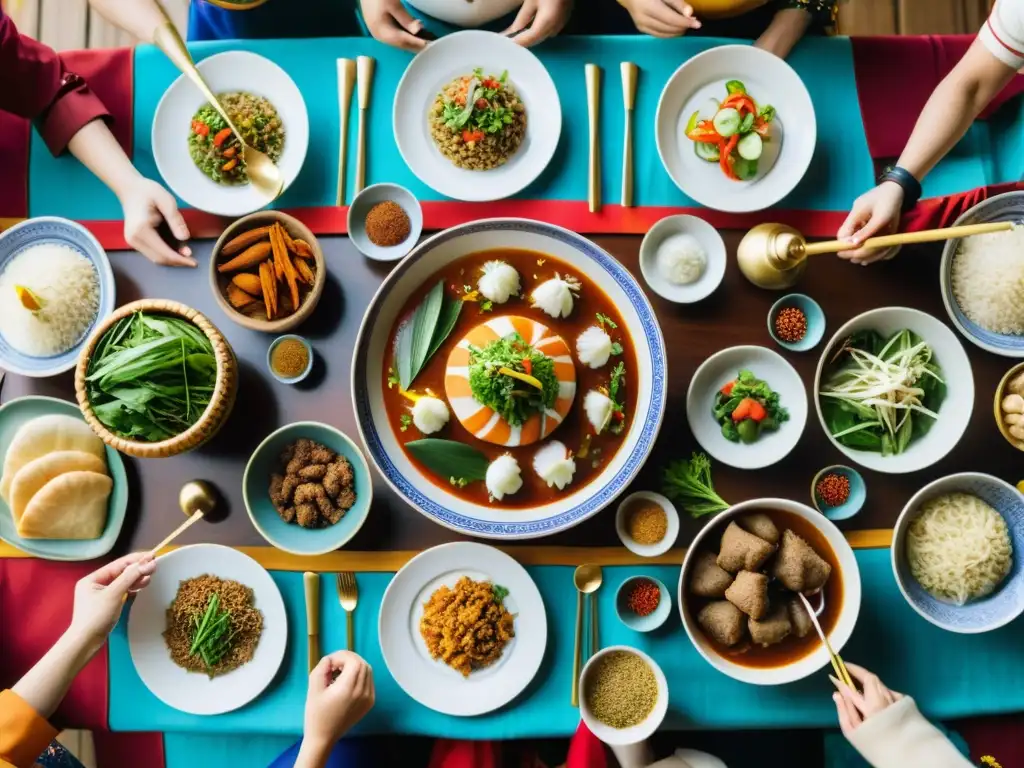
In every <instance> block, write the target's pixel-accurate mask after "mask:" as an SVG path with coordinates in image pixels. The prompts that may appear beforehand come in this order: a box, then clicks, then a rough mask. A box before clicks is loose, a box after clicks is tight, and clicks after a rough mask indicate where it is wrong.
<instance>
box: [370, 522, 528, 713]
mask: <svg viewBox="0 0 1024 768" xmlns="http://www.w3.org/2000/svg"><path fill="white" fill-rule="evenodd" d="M463 576H469V577H470V578H471V579H474V580H476V581H480V580H489V581H491V582H493V583H494V584H498V585H501V586H503V587H505V588H506V589H508V597H506V598H505V605H506V607H507V608H508V609H509V611H510V612H512V613H514V614H515V617H516V618H515V633H516V636H515V637H514V638H513V639H512V641H511V642H510V643H509V644H508V645H507V646H505V650H504V652H503V653H502V654H501V658H500V659H498V660H497V661H496V662H494V663H493V664H491V665H490V666H489V667H484V668H483V669H479V670H477V671H475V672H473V673H472V674H470V676H469V677H468V678H464V677H463V676H462V674H461V673H460V672H457V671H455V670H454V669H452V668H451V667H449V666H447V665H446V664H445V663H444V662H443V661H434V660H433V659H432V658H431V657H430V653H429V652H428V651H427V646H426V644H425V643H424V642H423V638H422V637H421V636H420V631H419V625H420V618H421V617H422V616H423V604H424V603H426V602H427V601H428V600H429V599H430V596H431V595H432V594H433V593H434V590H436V589H437V588H438V587H440V586H441V585H442V584H446V585H448V586H449V587H454V586H455V582H457V581H458V580H459V579H460V578H461V577H463ZM378 634H379V636H380V649H381V652H382V653H383V655H384V662H385V663H386V664H387V666H388V671H389V672H390V673H391V676H392V677H393V678H395V682H397V683H398V684H399V685H400V686H401V687H402V690H404V691H405V692H406V693H407V694H409V695H410V696H411V697H412V698H414V699H415V700H416V701H418V702H419V703H420V704H422V705H423V706H425V707H429V708H430V709H433V710H435V711H437V712H441V713H443V714H446V715H456V716H472V715H482V714H484V713H485V712H491V711H493V710H495V709H498V708H499V707H502V706H504V705H505V704H508V703H509V702H510V701H512V699H514V698H515V697H516V696H518V695H519V694H520V693H521V692H522V690H523V689H524V688H526V686H527V685H529V683H530V681H531V680H533V677H534V675H536V674H537V670H538V669H539V668H540V663H541V660H542V659H543V658H544V649H545V647H546V646H547V639H548V619H547V615H546V614H545V613H544V601H543V600H542V599H541V596H540V592H539V591H538V590H537V585H536V584H534V583H533V579H532V578H530V574H529V573H527V572H526V569H525V568H523V566H521V565H520V564H519V563H517V562H516V561H515V560H513V559H512V558H511V557H509V556H508V555H506V554H505V553H504V552H501V551H500V550H497V549H494V548H493V547H488V546H486V545H484V544H475V543H471V542H456V543H453V544H442V545H441V546H439V547H434V548H433V549H428V550H427V551H426V552H422V553H421V554H419V555H417V556H416V557H414V558H413V559H412V560H410V561H409V562H408V563H406V564H405V566H404V567H403V568H402V570H400V571H399V572H398V573H396V574H395V578H394V579H392V580H391V583H390V584H389V585H388V588H387V590H386V591H385V592H384V599H383V601H382V602H381V606H380V618H379V620H378Z"/></svg>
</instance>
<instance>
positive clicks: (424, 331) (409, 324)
mask: <svg viewBox="0 0 1024 768" xmlns="http://www.w3.org/2000/svg"><path fill="white" fill-rule="evenodd" d="M460 312H462V302H461V301H459V300H458V299H454V298H451V297H449V296H447V295H446V294H445V290H444V281H443V280H442V281H440V282H439V283H438V284H437V285H435V286H434V287H433V288H431V289H430V292H429V293H428V294H427V295H426V296H425V297H424V298H423V301H421V302H420V304H419V306H418V307H416V311H415V312H413V315H412V317H411V318H410V319H409V320H407V321H406V322H405V323H403V324H402V327H401V328H399V329H398V335H397V337H396V338H395V361H396V364H397V366H398V386H399V387H401V388H402V390H403V391H408V389H409V387H410V386H412V382H413V380H414V379H415V378H416V377H417V376H418V375H419V373H420V371H422V370H423V366H425V365H426V364H427V361H428V360H429V359H430V358H431V357H433V356H434V353H436V352H437V350H438V349H439V348H440V347H441V345H442V344H443V343H444V341H445V339H447V338H448V336H449V335H450V334H451V332H452V329H453V328H454V327H455V323H456V322H457V321H458V319H459V313H460ZM389 381H390V379H389Z"/></svg>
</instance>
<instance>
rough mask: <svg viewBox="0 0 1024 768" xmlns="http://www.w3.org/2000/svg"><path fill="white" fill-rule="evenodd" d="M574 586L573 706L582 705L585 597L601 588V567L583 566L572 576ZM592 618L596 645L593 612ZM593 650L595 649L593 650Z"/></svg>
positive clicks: (592, 637) (592, 630) (593, 640)
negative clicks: (581, 671)
mask: <svg viewBox="0 0 1024 768" xmlns="http://www.w3.org/2000/svg"><path fill="white" fill-rule="evenodd" d="M572 581H573V584H575V585H576V643H575V647H574V649H573V657H572V699H571V701H572V705H573V706H574V707H578V706H579V705H580V685H579V680H580V667H581V665H582V658H583V595H589V594H592V593H593V592H596V591H597V590H598V588H599V587H600V586H601V581H602V576H601V566H599V565H581V566H579V567H578V568H577V569H576V571H575V572H574V573H573V575H572ZM590 616H591V639H592V642H593V643H594V644H595V645H596V642H597V640H596V636H597V626H596V622H597V618H596V615H595V614H594V613H593V611H592V612H591V614H590ZM592 650H593V649H592Z"/></svg>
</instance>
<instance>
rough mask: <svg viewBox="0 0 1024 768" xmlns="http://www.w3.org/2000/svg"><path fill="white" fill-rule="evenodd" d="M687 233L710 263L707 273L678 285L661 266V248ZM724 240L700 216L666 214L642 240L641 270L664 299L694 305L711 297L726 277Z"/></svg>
mask: <svg viewBox="0 0 1024 768" xmlns="http://www.w3.org/2000/svg"><path fill="white" fill-rule="evenodd" d="M679 234H687V235H692V236H693V237H694V238H696V240H697V242H698V243H700V244H701V246H702V247H703V248H704V254H705V256H706V257H707V264H706V265H705V267H704V273H703V274H702V275H701V276H700V277H699V278H698V279H697V281H696V282H694V283H690V284H689V285H676V284H675V283H670V282H669V281H668V280H666V279H665V278H664V277H663V276H662V274H661V270H660V269H658V247H659V246H660V245H661V244H662V243H663V242H664V241H665V239H666V238H668V237H671V236H672V235H679ZM726 261H727V257H726V255H725V241H724V240H722V236H721V235H720V234H718V230H717V229H715V228H714V227H713V226H711V225H710V224H708V223H707V222H706V221H704V219H702V218H700V217H699V216H690V215H688V214H685V213H677V214H675V215H673V216H666V217H665V218H664V219H662V220H661V221H659V222H658V223H656V224H655V225H654V226H653V227H651V228H650V229H649V230H647V234H646V235H644V239H643V241H642V242H641V243H640V273H641V274H642V275H643V276H644V281H645V282H646V283H647V286H648V287H649V288H650V289H651V290H652V291H654V292H655V293H656V294H658V295H659V296H661V297H662V298H663V299H668V300H669V301H673V302H675V303H676V304H692V303H693V302H695V301H700V300H701V299H705V298H707V297H708V296H710V295H711V294H712V293H714V292H715V290H716V289H717V288H718V286H719V285H721V284H722V278H724V277H725V262H726Z"/></svg>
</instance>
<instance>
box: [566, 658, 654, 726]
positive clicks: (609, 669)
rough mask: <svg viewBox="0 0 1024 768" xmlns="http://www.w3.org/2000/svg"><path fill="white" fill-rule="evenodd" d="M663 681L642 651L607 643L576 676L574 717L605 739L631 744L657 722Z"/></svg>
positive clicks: (651, 660)
mask: <svg viewBox="0 0 1024 768" xmlns="http://www.w3.org/2000/svg"><path fill="white" fill-rule="evenodd" d="M667 711H668V681H667V680H666V679H665V673H664V672H662V671H661V667H659V666H658V665H657V663H655V661H654V659H652V658H651V657H650V656H648V655H647V654H646V653H643V652H642V651H638V650H636V649H635V648H630V647H628V646H625V645H613V646H611V647H609V648H605V649H603V650H601V651H598V652H597V653H595V654H594V655H593V656H591V657H590V661H588V662H587V664H586V666H585V667H583V673H582V674H581V675H580V716H581V717H582V718H583V722H584V723H586V724H587V727H588V728H589V729H590V731H591V732H592V733H593V734H594V735H595V736H597V738H599V739H600V740H601V741H603V742H604V743H605V744H636V743H638V742H641V741H644V740H645V739H647V738H648V737H650V736H651V735H652V734H653V733H654V732H655V731H656V730H658V728H659V727H660V726H661V723H662V721H663V720H664V719H665V713H666V712H667Z"/></svg>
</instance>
